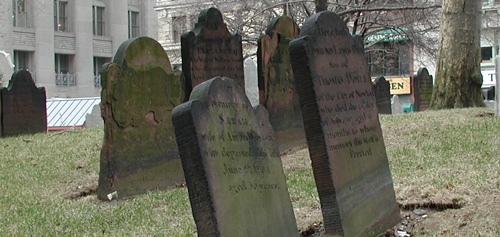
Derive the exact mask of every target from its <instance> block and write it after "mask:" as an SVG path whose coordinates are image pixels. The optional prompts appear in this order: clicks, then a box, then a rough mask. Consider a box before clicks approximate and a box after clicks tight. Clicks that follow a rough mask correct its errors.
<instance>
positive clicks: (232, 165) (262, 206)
mask: <svg viewBox="0 0 500 237" xmlns="http://www.w3.org/2000/svg"><path fill="white" fill-rule="evenodd" d="M267 116H268V115H267V111H266V109H265V108H264V107H262V106H261V105H258V106H256V107H254V108H252V106H251V104H250V102H249V100H248V98H247V97H246V96H245V92H244V90H243V89H242V88H241V87H240V86H239V85H238V84H237V83H236V82H235V81H233V80H231V79H229V78H221V77H217V78H214V79H212V80H209V81H207V82H204V83H202V84H200V85H198V86H197V87H195V88H194V90H193V92H192V93H191V97H190V100H189V102H186V103H184V104H182V105H180V106H178V107H176V108H175V109H174V113H173V117H172V121H173V123H174V127H175V135H176V138H177V143H178V145H179V152H180V155H181V159H182V165H183V168H184V174H185V176H186V184H187V187H188V190H189V199H190V201H191V208H192V211H193V216H194V219H195V222H196V226H197V230H198V235H199V236H297V235H298V231H297V226H296V223H295V217H294V214H293V210H292V205H291V202H290V197H289V194H288V189H287V186H286V181H285V176H284V174H283V168H282V166H281V159H280V157H279V153H278V147H277V145H276V141H275V139H274V133H273V130H272V127H271V125H270V124H269V120H268V117H267Z"/></svg>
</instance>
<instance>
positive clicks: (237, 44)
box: [181, 7, 245, 100]
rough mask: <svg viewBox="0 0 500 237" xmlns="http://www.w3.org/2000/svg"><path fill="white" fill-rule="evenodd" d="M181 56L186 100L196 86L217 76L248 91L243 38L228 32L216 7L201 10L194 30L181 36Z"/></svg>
mask: <svg viewBox="0 0 500 237" xmlns="http://www.w3.org/2000/svg"><path fill="white" fill-rule="evenodd" d="M181 56H182V71H183V73H184V77H185V78H186V85H185V87H186V100H187V98H189V94H190V93H191V91H192V89H193V88H194V87H195V86H197V85H198V84H200V83H202V82H204V81H206V80H209V79H211V78H213V77H216V76H225V77H230V78H232V79H234V80H235V81H236V82H237V83H238V84H239V85H240V86H241V87H243V88H245V77H244V71H243V53H242V45H241V35H239V34H234V35H232V34H230V33H229V31H228V29H227V27H226V24H224V21H223V19H222V13H221V12H220V11H219V10H218V9H217V8H213V7H212V8H209V9H206V10H204V11H202V12H201V13H200V16H199V17H198V23H196V24H195V27H194V30H192V31H190V32H188V33H186V34H183V35H182V37H181Z"/></svg>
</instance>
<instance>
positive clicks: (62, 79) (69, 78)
mask: <svg viewBox="0 0 500 237" xmlns="http://www.w3.org/2000/svg"><path fill="white" fill-rule="evenodd" d="M56 85H58V86H76V75H75V74H73V73H62V72H60V73H56Z"/></svg>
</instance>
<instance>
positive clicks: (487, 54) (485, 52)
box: [481, 47, 493, 61]
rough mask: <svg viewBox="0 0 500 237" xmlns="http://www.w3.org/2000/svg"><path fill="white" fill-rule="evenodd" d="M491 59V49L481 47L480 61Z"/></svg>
mask: <svg viewBox="0 0 500 237" xmlns="http://www.w3.org/2000/svg"><path fill="white" fill-rule="evenodd" d="M492 59H493V47H481V61H491V60H492Z"/></svg>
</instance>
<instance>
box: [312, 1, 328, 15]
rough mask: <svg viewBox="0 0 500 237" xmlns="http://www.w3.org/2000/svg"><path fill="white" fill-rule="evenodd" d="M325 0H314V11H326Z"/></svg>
mask: <svg viewBox="0 0 500 237" xmlns="http://www.w3.org/2000/svg"><path fill="white" fill-rule="evenodd" d="M326 3H327V0H314V4H315V5H316V13H318V12H322V11H326V7H327V4H326Z"/></svg>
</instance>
